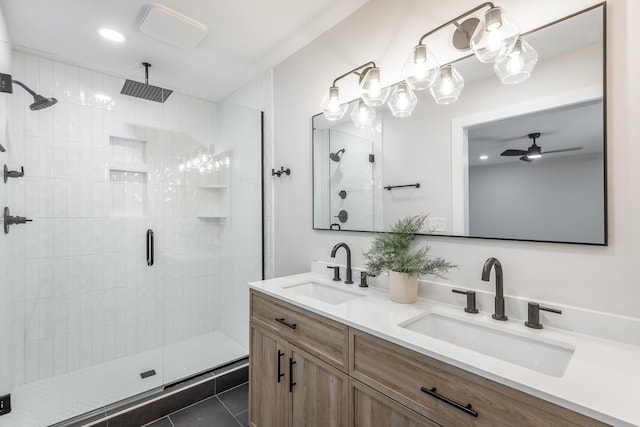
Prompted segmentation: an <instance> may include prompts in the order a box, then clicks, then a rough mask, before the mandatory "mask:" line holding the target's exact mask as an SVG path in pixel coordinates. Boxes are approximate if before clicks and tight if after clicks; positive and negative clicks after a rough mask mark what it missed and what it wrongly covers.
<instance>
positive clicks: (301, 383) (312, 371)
mask: <svg viewBox="0 0 640 427" xmlns="http://www.w3.org/2000/svg"><path fill="white" fill-rule="evenodd" d="M292 348H293V349H292V353H291V360H290V361H288V363H291V367H290V373H291V378H290V380H291V383H292V385H293V387H292V393H291V414H292V426H295V427H318V426H322V427H347V425H348V393H349V382H348V377H347V375H346V374H344V373H343V372H341V371H339V370H338V369H336V368H334V367H332V366H330V365H328V364H327V363H324V362H322V361H321V360H319V359H317V358H315V357H313V356H311V355H310V354H308V353H306V352H304V351H302V350H299V349H297V348H296V347H292Z"/></svg>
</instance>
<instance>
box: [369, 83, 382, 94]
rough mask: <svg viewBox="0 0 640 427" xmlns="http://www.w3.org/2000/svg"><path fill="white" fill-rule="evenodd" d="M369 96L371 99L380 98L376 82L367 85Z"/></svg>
mask: <svg viewBox="0 0 640 427" xmlns="http://www.w3.org/2000/svg"><path fill="white" fill-rule="evenodd" d="M369 95H370V96H371V97H372V98H377V97H379V96H380V82H379V81H378V80H376V81H372V82H371V83H369Z"/></svg>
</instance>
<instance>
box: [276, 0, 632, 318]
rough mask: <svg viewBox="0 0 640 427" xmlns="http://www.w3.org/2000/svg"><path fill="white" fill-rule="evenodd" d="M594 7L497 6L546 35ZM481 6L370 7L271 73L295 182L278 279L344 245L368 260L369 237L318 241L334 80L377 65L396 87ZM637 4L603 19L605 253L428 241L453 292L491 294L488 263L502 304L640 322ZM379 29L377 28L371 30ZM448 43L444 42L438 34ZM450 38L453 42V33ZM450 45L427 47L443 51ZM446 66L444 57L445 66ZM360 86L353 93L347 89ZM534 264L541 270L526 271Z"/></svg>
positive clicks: (620, 1) (287, 192)
mask: <svg viewBox="0 0 640 427" xmlns="http://www.w3.org/2000/svg"><path fill="white" fill-rule="evenodd" d="M593 4H596V2H595V1H589V0H568V1H563V2H557V1H553V0H540V1H538V2H535V4H534V3H532V2H530V1H525V0H505V1H503V2H501V4H500V5H501V6H503V7H504V8H505V9H507V10H508V11H509V12H510V14H511V15H512V16H513V17H514V18H515V19H516V20H517V21H518V22H519V23H520V24H521V27H522V29H523V30H525V31H526V30H528V29H531V28H535V27H538V26H540V25H541V24H543V23H545V22H548V21H550V20H553V19H556V18H560V17H563V16H566V15H568V14H570V13H573V12H575V11H577V10H580V9H583V8H585V7H587V6H590V5H593ZM476 5H477V2H474V1H471V0H464V1H459V2H455V4H453V3H451V2H442V1H428V2H426V1H412V0H398V1H394V2H388V1H386V0H371V1H370V2H369V3H367V4H366V5H365V6H363V7H362V8H361V9H360V10H358V11H357V12H356V13H354V14H353V15H352V16H350V17H349V18H347V19H346V20H344V21H343V22H341V23H340V24H338V25H336V26H335V27H334V28H333V29H331V30H330V31H329V32H327V33H325V34H324V35H323V36H321V37H320V38H318V39H316V40H315V41H314V42H313V43H311V44H310V45H308V46H307V47H305V48H304V49H302V50H300V51H299V52H297V53H296V54H295V55H293V56H291V57H290V58H288V59H287V60H286V61H284V62H283V63H281V64H279V65H278V66H277V67H276V68H275V69H274V159H275V162H276V163H277V164H280V163H282V164H285V165H290V166H291V167H292V171H293V172H294V173H293V174H292V176H291V179H289V180H283V181H282V182H280V183H279V185H278V186H277V187H276V188H275V192H274V218H275V224H274V230H275V274H276V275H277V276H281V275H286V274H291V273H298V272H303V271H307V270H308V269H309V262H310V261H311V260H314V259H321V260H329V259H330V257H329V254H330V250H331V248H332V246H333V245H334V244H335V243H336V242H337V241H345V242H347V243H348V244H349V245H350V246H351V248H352V253H353V254H354V264H355V265H363V261H362V258H361V256H360V254H361V251H362V250H366V249H368V248H369V246H370V243H371V239H372V237H373V235H371V234H358V233H346V232H328V231H325V232H322V231H313V230H312V219H311V216H312V212H311V209H312V208H311V206H312V204H311V197H312V189H311V116H312V115H314V114H317V113H318V111H319V102H320V99H321V98H322V95H323V93H324V91H326V89H327V87H328V86H329V85H330V84H331V82H332V80H333V79H334V78H335V77H336V76H338V75H340V74H342V73H343V72H345V71H346V70H350V69H352V68H353V67H355V66H357V65H360V64H363V63H365V62H367V61H369V60H376V62H377V63H378V65H379V66H380V67H381V68H382V72H383V79H384V80H386V81H388V82H393V81H397V80H399V79H400V70H401V67H402V64H403V62H404V60H405V58H406V56H407V55H408V53H409V51H410V49H411V48H412V47H413V46H414V45H415V43H416V41H417V38H418V37H419V36H420V35H421V34H423V33H424V32H426V31H428V30H429V29H431V28H435V27H436V26H438V25H440V24H441V23H442V22H445V21H447V20H448V19H450V18H452V17H454V16H456V15H458V14H459V13H462V12H464V11H465V10H467V9H470V8H471V7H474V6H476ZM639 19H640V4H638V2H633V1H631V0H611V1H609V2H608V7H607V54H608V64H607V73H608V74H607V97H608V104H607V108H608V117H607V125H608V132H607V138H608V162H607V163H608V196H609V211H608V213H609V246H608V247H589V246H577V245H561V244H543V243H525V242H504V241H484V240H474V239H457V238H437V237H432V238H421V240H426V241H428V242H429V245H430V246H431V247H432V252H433V253H434V254H437V255H439V256H444V257H446V258H448V259H449V260H451V261H452V262H454V263H456V264H459V265H460V269H459V270H456V271H453V272H451V273H450V275H449V277H450V279H451V280H452V281H454V282H455V283H457V284H459V285H461V286H468V287H470V288H476V289H482V290H492V289H493V284H491V283H487V282H482V281H481V280H480V272H481V268H482V264H483V262H484V260H485V259H487V258H488V257H490V256H496V257H498V258H499V259H500V260H501V261H502V264H503V267H504V272H505V292H506V293H507V294H510V295H514V296H523V297H526V298H530V299H532V300H546V301H557V302H561V303H565V304H570V305H575V306H579V307H587V308H593V309H598V310H603V311H608V312H613V313H619V314H624V315H629V316H638V315H640V314H639V313H638V309H637V301H638V300H639V299H640V286H638V284H637V283H638V279H637V278H638V277H639V275H640V263H638V262H637V261H638V258H639V257H640V223H639V221H638V218H640V168H639V167H638V166H637V159H638V158H640V146H639V145H638V144H637V141H638V140H640V132H639V129H638V125H637V117H638V116H639V115H640V105H639V100H638V96H637V94H638V93H640V83H639V82H637V79H635V76H637V75H640V53H639V51H638V49H636V48H635V40H637V39H638V37H639V36H640V31H639V30H638V29H637V26H636V25H635V23H636V21H638V20H639ZM372 23H373V24H372ZM442 33H447V31H442ZM447 34H448V33H447ZM446 36H447V35H434V38H433V40H432V41H431V43H439V44H438V46H444V45H445V43H448V42H447V41H446V40H445V38H446ZM438 56H439V59H440V60H441V61H446V60H447V59H450V58H448V56H447V55H446V54H440V55H438ZM356 83H357V82H356V81H355V80H353V79H352V80H349V78H348V79H345V80H344V83H343V84H342V85H341V88H342V87H344V88H345V92H350V93H347V94H346V97H347V98H353V97H355V91H356V86H357V84H356ZM350 86H353V88H352V90H350V89H349V87H350ZM531 263H535V264H536V265H539V266H541V268H539V269H535V270H531V269H530V268H528V267H529V266H530V265H531Z"/></svg>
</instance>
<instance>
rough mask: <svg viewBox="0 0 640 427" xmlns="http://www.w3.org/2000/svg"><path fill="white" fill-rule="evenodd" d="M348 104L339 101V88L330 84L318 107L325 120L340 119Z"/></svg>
mask: <svg viewBox="0 0 640 427" xmlns="http://www.w3.org/2000/svg"><path fill="white" fill-rule="evenodd" d="M347 107H348V105H347V104H346V103H340V90H339V89H338V88H337V87H336V86H331V87H330V88H329V90H328V91H327V93H325V95H324V98H322V103H321V104H320V108H321V109H322V114H324V117H325V118H326V119H327V120H331V121H333V120H340V119H341V118H343V117H344V113H346V112H347Z"/></svg>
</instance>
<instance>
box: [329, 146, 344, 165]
mask: <svg viewBox="0 0 640 427" xmlns="http://www.w3.org/2000/svg"><path fill="white" fill-rule="evenodd" d="M341 154H344V148H342V149H340V150H338V151H336V152H335V153H331V154H329V158H330V159H331V160H333V161H334V162H339V161H340V159H341V158H342V157H341Z"/></svg>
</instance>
